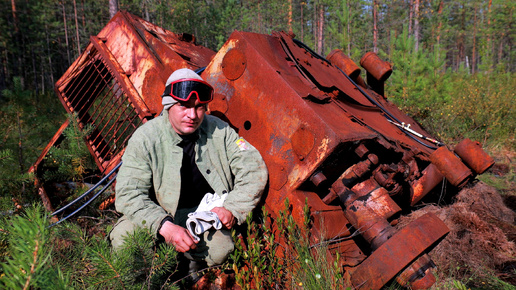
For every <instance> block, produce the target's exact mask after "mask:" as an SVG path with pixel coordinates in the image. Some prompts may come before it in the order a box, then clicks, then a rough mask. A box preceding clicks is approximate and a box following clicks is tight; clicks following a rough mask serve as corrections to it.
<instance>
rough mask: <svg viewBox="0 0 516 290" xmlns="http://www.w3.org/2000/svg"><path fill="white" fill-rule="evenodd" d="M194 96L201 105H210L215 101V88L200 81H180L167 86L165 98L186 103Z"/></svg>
mask: <svg viewBox="0 0 516 290" xmlns="http://www.w3.org/2000/svg"><path fill="white" fill-rule="evenodd" d="M194 94H195V95H196V96H197V99H198V100H199V103H201V104H206V103H209V102H211V101H212V100H213V87H212V86H210V84H208V83H207V82H205V81H201V80H198V79H180V80H177V81H174V82H172V83H170V84H169V85H168V86H166V87H165V92H164V93H163V96H171V97H172V98H174V99H175V100H177V101H181V102H186V101H188V100H189V99H190V97H191V96H192V95H194Z"/></svg>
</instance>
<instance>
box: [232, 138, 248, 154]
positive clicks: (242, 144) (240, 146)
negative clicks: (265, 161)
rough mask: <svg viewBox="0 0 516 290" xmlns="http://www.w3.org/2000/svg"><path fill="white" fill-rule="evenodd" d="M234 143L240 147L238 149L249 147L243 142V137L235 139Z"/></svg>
mask: <svg viewBox="0 0 516 290" xmlns="http://www.w3.org/2000/svg"><path fill="white" fill-rule="evenodd" d="M235 143H236V144H237V146H238V148H240V151H244V150H247V149H249V147H248V146H247V143H246V142H245V140H244V138H240V139H238V140H236V141H235Z"/></svg>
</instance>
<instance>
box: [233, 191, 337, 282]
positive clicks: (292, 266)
mask: <svg viewBox="0 0 516 290" xmlns="http://www.w3.org/2000/svg"><path fill="white" fill-rule="evenodd" d="M262 213H263V217H264V218H265V220H262V221H261V222H259V223H258V222H256V221H253V218H252V215H250V216H249V217H248V218H247V220H246V225H247V234H246V239H245V242H244V241H242V240H240V239H239V238H238V237H236V236H234V238H235V251H234V253H233V254H232V256H231V260H232V261H233V269H234V271H235V273H236V279H237V283H238V284H239V285H240V286H241V287H243V289H278V288H279V289H285V288H286V289H294V288H298V287H299V288H306V289H339V288H342V285H343V283H344V278H343V270H342V267H341V265H340V263H339V256H338V255H337V257H336V259H335V260H334V261H332V262H330V261H328V258H327V257H328V256H327V251H328V249H327V247H326V245H325V244H318V245H311V244H310V241H311V237H310V231H309V227H310V223H311V218H310V216H309V209H308V205H306V204H305V208H304V214H305V215H304V217H305V218H304V227H300V226H299V225H297V224H296V222H295V221H294V219H293V216H292V209H291V206H290V204H289V201H288V199H286V200H285V209H284V210H282V211H280V212H279V216H278V218H277V220H276V221H272V220H271V219H270V216H269V215H268V212H267V211H266V210H265V208H263V209H262ZM328 265H330V266H328Z"/></svg>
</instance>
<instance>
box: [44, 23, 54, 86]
mask: <svg viewBox="0 0 516 290" xmlns="http://www.w3.org/2000/svg"><path fill="white" fill-rule="evenodd" d="M45 34H46V35H47V51H48V67H49V71H50V83H51V84H54V71H53V70H52V67H53V65H52V54H51V53H50V39H49V38H48V28H47V25H46V24H45ZM43 92H44V91H43Z"/></svg>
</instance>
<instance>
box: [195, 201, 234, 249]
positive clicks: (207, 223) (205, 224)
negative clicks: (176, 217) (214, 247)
mask: <svg viewBox="0 0 516 290" xmlns="http://www.w3.org/2000/svg"><path fill="white" fill-rule="evenodd" d="M227 196H228V194H227V193H224V194H223V195H222V196H219V195H218V194H216V193H206V194H205V195H204V197H203V198H202V200H201V202H200V203H199V206H198V207H197V210H195V212H191V213H189V214H188V219H187V220H186V229H187V230H188V231H189V232H190V235H192V237H193V238H194V239H195V240H196V241H200V240H201V239H200V238H199V235H200V234H202V233H204V232H205V231H207V230H209V229H211V228H215V229H216V230H220V229H221V228H222V223H221V222H220V219H219V216H218V215H217V214H216V213H214V212H211V211H210V210H212V209H213V208H216V207H222V204H223V203H224V200H226V197H227Z"/></svg>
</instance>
